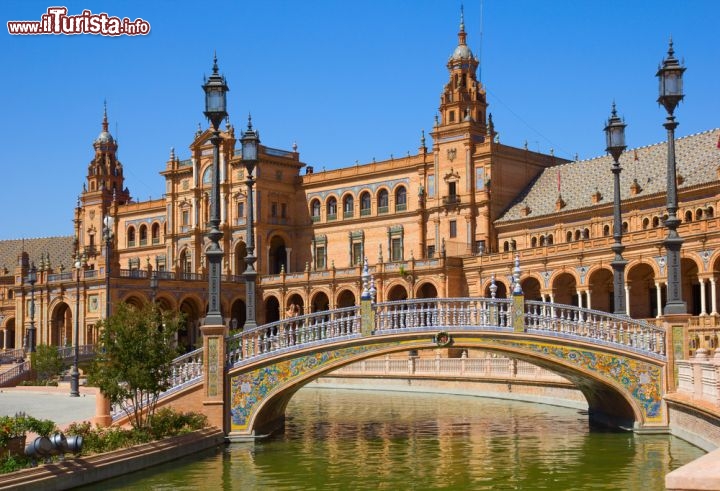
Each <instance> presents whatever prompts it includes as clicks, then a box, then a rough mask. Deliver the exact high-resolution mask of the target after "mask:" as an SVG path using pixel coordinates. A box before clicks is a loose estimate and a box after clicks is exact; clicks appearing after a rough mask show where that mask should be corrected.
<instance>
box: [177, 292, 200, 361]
mask: <svg viewBox="0 0 720 491" xmlns="http://www.w3.org/2000/svg"><path fill="white" fill-rule="evenodd" d="M180 312H182V313H183V314H185V325H184V326H182V327H181V328H180V330H179V331H178V334H177V344H178V346H179V347H180V348H181V349H182V350H183V351H185V352H189V351H192V350H193V349H194V348H195V347H196V346H195V345H196V344H198V343H197V340H198V338H199V329H200V320H201V319H200V315H201V314H200V313H201V310H200V306H199V305H197V303H195V302H194V301H193V300H191V299H185V300H183V301H182V303H181V304H180Z"/></svg>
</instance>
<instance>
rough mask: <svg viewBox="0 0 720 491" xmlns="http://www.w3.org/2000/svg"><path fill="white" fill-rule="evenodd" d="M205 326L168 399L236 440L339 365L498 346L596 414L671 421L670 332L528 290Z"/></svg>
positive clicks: (647, 425) (648, 424) (180, 364)
mask: <svg viewBox="0 0 720 491" xmlns="http://www.w3.org/2000/svg"><path fill="white" fill-rule="evenodd" d="M203 329H204V346H203V348H202V349H201V350H197V351H195V352H192V353H189V354H187V355H184V356H183V357H181V358H178V359H177V360H176V364H175V377H174V381H173V385H174V386H173V388H171V389H170V390H169V391H168V392H167V393H166V394H164V396H163V399H164V402H163V403H168V404H177V405H182V406H183V407H184V408H185V409H188V408H190V407H193V404H195V405H196V406H198V405H201V407H198V409H202V410H204V411H205V412H206V413H208V414H209V415H210V417H211V420H212V419H213V417H215V418H219V422H222V423H223V424H224V426H225V429H226V431H227V432H228V433H229V435H230V437H231V438H232V437H233V436H234V437H238V438H243V437H252V436H253V435H255V434H265V433H268V432H270V431H272V430H274V429H277V428H279V427H281V426H282V422H283V420H284V411H285V408H286V406H287V404H288V402H289V400H290V399H291V397H292V395H293V394H294V393H295V392H296V391H297V390H298V389H300V388H301V387H302V386H303V385H305V384H307V383H308V382H310V381H312V380H314V379H316V378H318V377H321V376H323V375H325V374H327V373H329V372H331V371H333V370H336V369H338V368H340V367H343V366H347V365H349V364H352V363H355V362H358V361H362V360H365V359H368V358H373V357H377V356H379V355H386V354H391V353H396V352H405V351H409V350H422V349H432V348H438V347H453V348H466V349H479V350H484V351H489V352H494V353H498V354H502V355H504V356H507V357H509V358H513V359H517V360H523V361H527V362H530V363H532V364H534V365H537V366H540V367H543V368H545V369H548V370H551V371H553V372H555V373H557V374H559V375H561V376H562V377H565V378H566V379H568V380H570V381H572V382H573V383H574V384H575V387H576V388H577V389H578V390H580V391H581V392H582V393H583V395H584V396H585V398H586V399H587V402H588V407H589V415H590V420H591V422H594V423H600V424H607V425H611V426H621V427H632V428H634V429H635V430H636V431H652V430H660V429H663V430H664V429H666V428H667V424H668V416H667V408H666V407H665V403H664V402H663V399H662V398H663V395H664V394H665V392H666V389H667V386H668V377H669V376H670V375H669V374H668V358H667V355H666V353H667V349H666V346H667V343H668V339H667V338H666V333H665V330H664V329H663V328H661V327H658V326H656V325H654V324H650V323H648V322H645V321H639V320H633V319H630V318H627V317H623V316H615V315H612V314H607V313H604V312H599V311H593V310H588V309H581V308H578V307H574V306H567V305H558V304H551V303H544V302H537V301H524V298H523V296H522V295H517V296H513V297H512V298H510V299H497V298H493V299H490V298H454V299H420V300H404V301H397V302H386V303H378V304H372V303H371V302H370V301H369V300H363V301H362V302H361V305H360V306H355V307H347V308H342V309H337V310H332V311H324V312H315V313H312V314H307V315H303V316H299V317H293V318H289V319H284V320H282V321H278V322H274V323H271V324H266V325H263V326H258V327H257V328H254V329H251V330H248V331H244V332H241V333H239V334H235V335H233V336H230V337H227V338H226V337H225V336H224V328H223V327H222V326H219V327H217V328H214V327H208V326H206V327H204V328H203ZM193 401H194V402H193ZM213 415H215V416H213Z"/></svg>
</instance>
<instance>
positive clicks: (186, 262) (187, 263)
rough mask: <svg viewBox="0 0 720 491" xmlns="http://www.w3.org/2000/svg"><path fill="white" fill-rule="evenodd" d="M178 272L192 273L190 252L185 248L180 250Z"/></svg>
mask: <svg viewBox="0 0 720 491" xmlns="http://www.w3.org/2000/svg"><path fill="white" fill-rule="evenodd" d="M178 262H179V266H180V273H181V274H191V273H192V254H190V251H188V250H187V249H183V250H182V251H181V252H180V259H179V261H178Z"/></svg>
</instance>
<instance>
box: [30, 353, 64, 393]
mask: <svg viewBox="0 0 720 491" xmlns="http://www.w3.org/2000/svg"><path fill="white" fill-rule="evenodd" d="M30 364H31V366H32V369H33V370H34V371H35V376H36V377H37V380H38V382H39V383H40V384H42V385H47V383H48V382H50V381H52V379H54V378H55V377H58V376H59V375H60V374H61V373H62V372H63V370H65V362H64V361H63V359H62V357H61V356H60V351H58V348H57V346H51V345H47V344H39V345H38V346H37V347H36V348H35V351H34V352H33V353H31V355H30Z"/></svg>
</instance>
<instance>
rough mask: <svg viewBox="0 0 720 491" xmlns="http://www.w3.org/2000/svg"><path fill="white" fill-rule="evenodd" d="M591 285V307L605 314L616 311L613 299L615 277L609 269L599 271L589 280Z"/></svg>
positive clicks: (594, 272)
mask: <svg viewBox="0 0 720 491" xmlns="http://www.w3.org/2000/svg"><path fill="white" fill-rule="evenodd" d="M588 283H589V285H590V306H591V307H592V308H593V309H595V310H602V311H603V312H610V313H612V312H614V311H615V299H614V298H613V275H612V271H610V270H609V269H604V268H603V269H597V270H595V271H593V273H592V274H591V275H590V277H589V278H588Z"/></svg>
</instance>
